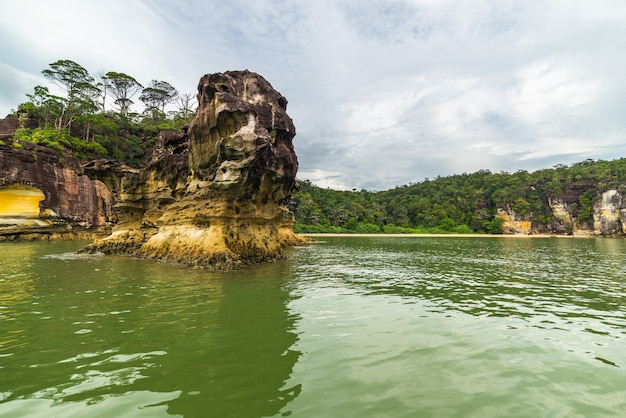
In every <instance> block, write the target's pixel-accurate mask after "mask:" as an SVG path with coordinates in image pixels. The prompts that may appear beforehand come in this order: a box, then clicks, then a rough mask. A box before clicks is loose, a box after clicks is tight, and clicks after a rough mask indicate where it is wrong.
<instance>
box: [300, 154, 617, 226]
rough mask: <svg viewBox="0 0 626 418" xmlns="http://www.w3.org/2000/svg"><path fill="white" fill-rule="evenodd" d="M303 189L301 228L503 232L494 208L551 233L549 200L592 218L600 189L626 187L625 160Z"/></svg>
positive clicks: (583, 219)
mask: <svg viewBox="0 0 626 418" xmlns="http://www.w3.org/2000/svg"><path fill="white" fill-rule="evenodd" d="M301 186H302V187H301V190H300V191H299V192H298V193H296V194H295V195H294V198H293V201H292V204H291V206H290V209H291V210H292V212H293V213H294V214H295V217H296V222H297V227H298V229H299V230H300V231H302V232H304V231H305V230H306V229H307V227H308V226H315V227H316V232H331V229H333V228H335V229H336V228H339V231H340V232H343V233H354V232H359V231H363V230H366V229H367V230H371V231H372V232H378V231H374V228H373V227H371V226H372V225H375V226H377V227H378V229H379V230H380V231H381V232H385V233H476V232H484V233H490V234H501V233H502V224H503V222H504V221H503V220H502V219H500V218H498V217H496V216H495V214H496V212H497V209H505V210H508V211H514V212H515V213H516V214H517V215H519V216H523V217H525V219H527V220H529V221H531V222H532V223H533V224H534V226H535V227H536V228H539V229H541V228H544V230H547V229H546V228H547V226H548V225H549V224H550V223H551V222H552V221H553V219H552V212H551V209H550V206H549V204H548V199H549V198H566V197H567V199H568V200H569V201H571V200H572V199H578V202H577V203H574V204H570V210H571V211H572V212H573V213H574V215H578V222H579V223H585V222H590V221H591V220H592V210H593V204H594V203H595V201H596V200H597V199H598V198H599V192H598V190H602V191H604V190H608V189H619V190H624V191H625V192H626V159H619V160H615V161H610V162H607V161H592V160H586V161H584V162H581V163H576V164H573V165H572V166H570V167H567V166H564V165H559V166H557V167H555V168H554V169H545V170H539V171H536V172H533V173H528V172H526V171H518V172H516V173H512V174H511V173H504V172H503V173H492V172H490V171H488V170H481V171H478V172H476V173H472V174H466V173H464V174H459V175H454V176H449V177H437V178H436V179H434V180H425V181H423V182H421V183H414V184H411V185H406V186H399V187H396V188H394V189H391V190H386V191H381V192H369V191H367V190H361V191H338V190H331V189H322V188H319V187H316V186H314V185H313V184H311V182H309V181H303V182H302V183H301ZM363 225H368V227H364V226H363Z"/></svg>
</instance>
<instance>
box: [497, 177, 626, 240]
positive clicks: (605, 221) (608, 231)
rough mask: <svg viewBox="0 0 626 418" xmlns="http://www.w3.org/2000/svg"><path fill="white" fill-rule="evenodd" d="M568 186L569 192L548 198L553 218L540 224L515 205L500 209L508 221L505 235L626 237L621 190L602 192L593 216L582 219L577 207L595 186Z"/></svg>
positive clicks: (592, 212) (499, 213)
mask: <svg viewBox="0 0 626 418" xmlns="http://www.w3.org/2000/svg"><path fill="white" fill-rule="evenodd" d="M575 186H576V187H568V192H569V193H567V194H563V195H559V196H553V197H550V198H548V205H549V208H550V211H551V218H552V221H551V222H550V223H549V224H548V225H547V226H544V225H538V224H536V223H534V222H532V220H531V216H532V215H531V214H527V215H520V214H518V213H515V211H514V210H512V209H511V208H501V209H498V214H497V216H498V217H500V218H502V219H503V220H504V223H503V224H502V230H503V232H504V233H505V234H523V235H530V234H556V235H574V236H602V237H624V236H626V198H625V197H624V196H623V195H622V194H621V193H620V191H619V190H616V189H609V190H605V191H604V192H602V193H601V196H600V198H599V199H597V200H596V201H595V202H594V204H593V205H592V207H591V211H590V215H591V216H590V219H589V220H588V221H583V222H581V221H580V219H579V213H578V211H576V210H575V208H576V205H577V203H578V201H579V198H580V196H581V195H582V194H583V193H584V192H585V191H587V190H589V189H591V188H593V187H594V186H595V185H593V184H589V185H586V186H585V185H583V186H582V187H581V186H580V185H575Z"/></svg>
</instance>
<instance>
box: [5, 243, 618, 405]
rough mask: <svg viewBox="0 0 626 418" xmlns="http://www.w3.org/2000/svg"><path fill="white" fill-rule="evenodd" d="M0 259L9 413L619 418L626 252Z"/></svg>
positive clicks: (8, 254) (564, 249)
mask: <svg viewBox="0 0 626 418" xmlns="http://www.w3.org/2000/svg"><path fill="white" fill-rule="evenodd" d="M81 246H82V244H81V243H19V244H17V243H4V244H0V376H1V379H0V415H1V416H3V417H5V416H6V417H13V416H15V417H41V416H59V417H84V416H98V417H122V416H123V417H161V416H163V417H165V416H180V417H211V416H215V417H225V416H229V417H263V416H289V415H291V416H294V417H320V416H326V417H352V416H354V417H364V416H367V417H430V416H432V417H442V416H443V417H447V416H451V417H454V416H459V417H460V416H474V417H497V416H510V417H559V416H562V417H576V416H580V417H588V416H623V415H625V414H626V350H625V349H624V347H626V344H625V343H626V307H625V302H626V284H625V282H624V277H626V267H625V265H624V261H623V260H624V255H626V241H624V240H613V239H543V238H535V239H512V238H451V237H442V238H431V237H429V238H416V237H407V238H384V237H367V238H362V237H337V238H334V237H333V238H330V237H329V238H320V239H319V242H318V243H316V244H313V245H311V246H310V247H307V248H296V249H294V250H293V251H291V252H290V254H289V257H288V259H287V260H283V261H280V262H276V263H270V264H265V265H259V266H252V267H250V268H246V269H244V270H239V271H232V272H204V271H198V270H190V269H187V268H180V267H177V266H172V265H163V264H158V263H154V262H149V261H142V260H133V259H130V258H122V257H104V256H93V255H75V254H74V251H75V250H76V249H77V248H80V247H81Z"/></svg>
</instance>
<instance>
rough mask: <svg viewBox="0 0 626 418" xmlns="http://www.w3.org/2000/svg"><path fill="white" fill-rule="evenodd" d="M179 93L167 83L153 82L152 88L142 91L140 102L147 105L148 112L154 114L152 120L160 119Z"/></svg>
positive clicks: (151, 83)
mask: <svg viewBox="0 0 626 418" xmlns="http://www.w3.org/2000/svg"><path fill="white" fill-rule="evenodd" d="M177 97H178V91H176V89H175V88H174V87H173V86H172V85H171V84H170V83H168V82H166V81H157V80H152V81H151V82H150V86H149V87H146V88H144V89H143V90H142V91H141V96H139V100H141V101H142V102H144V104H145V105H146V111H148V112H150V113H151V114H152V119H154V120H157V119H160V117H161V115H164V114H165V106H167V105H168V104H170V103H172V102H174V101H175V100H176V98H177Z"/></svg>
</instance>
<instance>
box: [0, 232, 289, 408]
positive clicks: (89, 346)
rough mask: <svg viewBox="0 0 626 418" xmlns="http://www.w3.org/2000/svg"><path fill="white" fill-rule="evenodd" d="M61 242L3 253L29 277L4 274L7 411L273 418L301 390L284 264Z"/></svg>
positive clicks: (0, 396)
mask: <svg viewBox="0 0 626 418" xmlns="http://www.w3.org/2000/svg"><path fill="white" fill-rule="evenodd" d="M12 245H13V244H6V245H2V248H0V251H1V250H5V252H4V254H6V253H7V251H6V250H8V249H12V250H15V249H16V248H18V247H16V246H12ZM54 245H56V247H48V248H44V247H45V245H44V244H41V243H39V244H29V245H28V246H27V247H26V248H37V251H38V252H37V253H35V254H31V255H30V256H29V257H25V254H23V253H20V254H21V255H19V256H18V255H16V256H15V257H12V258H7V257H6V256H3V257H2V263H3V264H2V266H3V270H2V271H3V272H5V271H10V270H11V269H13V270H15V269H17V270H21V271H22V273H24V274H26V275H27V278H28V281H29V283H31V285H30V294H28V293H16V292H17V289H16V284H15V283H16V282H15V280H14V279H15V278H14V277H9V278H8V279H10V280H5V281H3V282H0V294H1V295H3V298H2V309H0V312H2V314H3V315H5V317H4V319H11V320H10V321H3V322H2V327H3V330H2V331H3V332H2V334H3V335H5V336H7V335H11V336H12V337H9V338H4V340H3V341H2V342H1V343H0V344H2V346H0V350H1V351H0V367H1V373H2V380H1V381H0V413H3V412H7V411H12V410H16V409H15V408H17V410H18V411H21V414H22V415H20V416H28V411H29V410H32V414H33V416H48V415H50V414H60V415H63V416H70V415H71V414H72V413H78V411H80V412H79V413H78V416H80V414H83V416H84V414H85V413H87V414H89V415H92V416H111V417H113V416H122V415H123V416H159V415H165V414H168V415H175V416H176V415H177V416H188V417H192V416H207V414H210V415H211V416H239V417H245V416H251V417H252V416H266V415H269V416H271V415H274V414H276V413H277V412H278V411H279V410H280V409H281V408H282V407H284V406H285V405H286V404H287V403H288V402H289V401H290V400H292V399H293V398H294V397H296V396H298V393H299V390H300V389H299V386H298V385H297V384H294V385H292V387H285V382H286V381H287V379H288V378H289V376H290V374H291V372H292V368H293V365H294V364H295V363H296V361H297V360H298V357H299V353H298V352H296V351H293V350H292V349H291V347H292V346H293V345H294V343H295V342H296V340H297V337H296V335H295V333H294V331H293V327H294V320H295V319H297V318H296V317H294V316H293V315H291V314H290V313H289V312H288V311H287V308H286V304H287V302H288V298H289V295H288V291H287V290H285V289H284V284H285V280H284V279H283V277H284V276H286V273H285V269H286V268H288V265H287V264H286V263H275V264H269V265H265V266H257V267H252V268H250V269H247V270H243V271H235V272H223V273H207V272H201V271H193V270H189V269H186V268H181V269H179V268H177V267H175V266H169V265H161V264H157V263H152V262H144V261H137V260H131V259H125V258H115V257H111V258H110V257H98V256H84V255H74V254H72V253H70V252H68V250H69V251H71V250H74V249H76V248H79V247H80V245H77V244H75V243H74V244H73V245H74V247H76V248H68V247H67V245H68V244H67V243H66V244H54ZM51 248H54V249H55V250H56V251H58V252H57V253H56V254H53V255H49V254H46V253H48V252H50V249H51ZM61 251H62V252H61ZM11 253H12V254H18V253H17V252H14V251H12V252H11ZM28 259H30V260H31V264H32V268H31V269H27V270H25V269H23V268H21V267H20V265H21V263H23V261H22V260H24V261H26V260H28ZM19 286H21V284H20V285H18V287H19ZM9 295H10V296H9ZM9 313H10V316H11V318H9ZM113 400H115V401H113ZM50 407H52V408H53V409H52V410H51V412H46V411H47V409H48V408H50ZM85 407H87V408H90V409H87V410H85V409H84V408H85ZM72 408H75V409H72ZM90 410H91V411H92V412H91V413H89V412H86V411H90ZM55 411H56V412H55ZM120 411H123V413H120Z"/></svg>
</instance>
